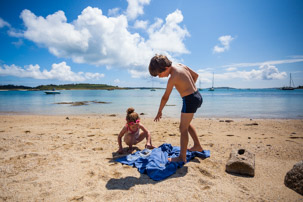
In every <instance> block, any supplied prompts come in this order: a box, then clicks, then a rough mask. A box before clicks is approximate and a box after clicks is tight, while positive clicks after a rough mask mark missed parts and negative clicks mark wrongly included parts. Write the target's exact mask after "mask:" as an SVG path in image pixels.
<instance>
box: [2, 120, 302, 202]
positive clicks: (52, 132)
mask: <svg viewBox="0 0 303 202" xmlns="http://www.w3.org/2000/svg"><path fill="white" fill-rule="evenodd" d="M222 120H226V119H223V118H222V119H202V118H196V119H194V120H193V125H194V126H195V127H196V129H197V132H198V134H199V139H200V141H201V143H202V144H203V147H204V149H207V150H210V151H211V157H210V158H208V159H204V160H202V159H198V158H195V159H194V160H192V161H190V162H189V163H187V164H186V165H185V166H184V167H183V168H181V169H178V170H177V173H176V174H174V175H172V176H171V177H169V178H167V179H166V180H163V181H160V182H156V181H153V180H151V179H150V178H149V177H148V176H147V175H145V174H140V173H139V172H138V171H137V169H136V168H133V167H130V166H127V165H122V164H120V163H116V162H114V161H113V157H115V152H116V151H117V149H118V144H117V135H118V133H119V132H120V130H121V128H122V127H123V125H124V124H125V119H124V117H119V116H105V115H102V116H96V115H91V116H90V115H82V116H69V119H67V118H66V116H38V115H1V116H0V138H1V141H0V154H1V155H0V185H1V186H0V201H302V200H303V197H302V196H301V195H299V194H297V193H296V192H294V191H293V190H291V189H289V188H287V187H286V186H285V185H284V177H285V174H286V173H287V172H288V171H289V170H290V169H291V168H292V167H293V165H294V164H295V163H297V162H298V161H300V160H302V159H303V120H259V119H256V120H250V119H233V122H230V123H228V122H222ZM220 121H221V122H220ZM141 122H142V123H143V124H144V125H145V126H146V128H147V129H149V130H150V131H151V134H152V141H153V144H154V145H155V146H160V145H161V144H163V143H171V144H172V145H173V146H179V138H180V133H179V132H178V124H179V119H173V118H163V119H162V120H161V121H160V122H158V123H156V122H153V120H152V119H151V118H146V117H144V116H141ZM251 123H257V124H258V125H254V124H251ZM191 144H192V141H191V140H190V145H191ZM144 145H145V142H141V143H139V144H138V145H137V146H138V148H139V149H143V148H144ZM124 146H125V145H124ZM238 146H241V147H242V148H245V149H248V150H250V151H251V152H253V153H254V154H255V155H256V156H255V160H256V161H255V165H256V170H255V177H243V176H237V175H231V174H228V173H226V172H225V164H226V162H227V160H228V157H229V154H230V152H231V149H232V148H233V147H238Z"/></svg>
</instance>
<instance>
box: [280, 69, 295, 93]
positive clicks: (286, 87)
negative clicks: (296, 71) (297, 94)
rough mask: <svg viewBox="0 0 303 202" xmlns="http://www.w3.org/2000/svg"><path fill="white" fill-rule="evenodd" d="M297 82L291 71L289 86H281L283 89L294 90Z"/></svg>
mask: <svg viewBox="0 0 303 202" xmlns="http://www.w3.org/2000/svg"><path fill="white" fill-rule="evenodd" d="M294 86H295V84H294V81H293V80H292V79H291V73H289V86H285V87H283V88H281V89H282V90H294V89H295V88H294Z"/></svg>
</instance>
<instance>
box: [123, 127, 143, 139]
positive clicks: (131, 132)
mask: <svg viewBox="0 0 303 202" xmlns="http://www.w3.org/2000/svg"><path fill="white" fill-rule="evenodd" d="M126 127H127V133H129V134H132V135H134V136H135V138H136V139H138V137H139V136H140V128H139V127H138V129H137V130H136V131H132V129H130V127H129V125H128V124H126Z"/></svg>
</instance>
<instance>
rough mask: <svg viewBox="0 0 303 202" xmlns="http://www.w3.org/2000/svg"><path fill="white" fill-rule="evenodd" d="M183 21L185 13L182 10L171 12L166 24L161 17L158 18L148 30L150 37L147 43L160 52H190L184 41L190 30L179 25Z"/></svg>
mask: <svg viewBox="0 0 303 202" xmlns="http://www.w3.org/2000/svg"><path fill="white" fill-rule="evenodd" d="M182 21H183V15H182V12H181V11H180V10H176V11H175V12H173V13H171V14H169V15H168V16H167V17H166V20H165V24H163V21H162V20H161V19H157V20H156V22H155V23H154V24H153V25H151V27H150V28H149V30H148V32H149V36H150V39H149V40H148V41H147V44H148V45H149V46H150V47H152V48H153V49H155V50H158V51H159V52H164V53H165V52H173V53H179V54H182V53H189V51H188V50H187V49H186V47H185V45H184V43H183V40H184V39H185V37H187V36H189V32H188V31H187V29H186V28H181V27H180V26H179V25H178V24H179V23H180V22H182Z"/></svg>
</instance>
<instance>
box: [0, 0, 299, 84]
mask: <svg viewBox="0 0 303 202" xmlns="http://www.w3.org/2000/svg"><path fill="white" fill-rule="evenodd" d="M302 19H303V2H302V1H300V0H298V1H295V0H265V1H264V0H246V1H243V0H229V1H226V0H207V1H206V0H187V1H185V0H165V1H160V0H115V1H111V0H65V1H59V0H52V1H41V0H27V1H22V0H19V1H17V0H1V1H0V44H1V46H0V47H1V48H0V84H2V85H5V84H15V85H26V86H37V85H41V84H66V83H104V84H110V85H117V86H122V87H139V86H145V87H151V86H152V85H153V86H158V87H165V84H166V81H167V80H166V79H159V78H153V79H152V78H151V76H150V75H149V72H148V65H149V60H150V58H151V57H152V56H153V55H155V54H156V53H160V54H166V55H167V56H168V57H169V58H170V59H171V60H172V61H173V62H180V63H184V64H186V65H187V66H189V67H190V68H192V69H193V70H195V71H196V72H197V73H199V75H200V77H199V82H197V85H198V86H200V87H202V88H207V87H210V86H211V81H212V74H213V72H214V75H215V86H229V87H236V88H268V87H281V86H286V85H288V83H289V73H291V74H292V77H293V80H294V83H295V85H296V86H297V85H303V71H302V69H303V39H302V36H303V20H302Z"/></svg>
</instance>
